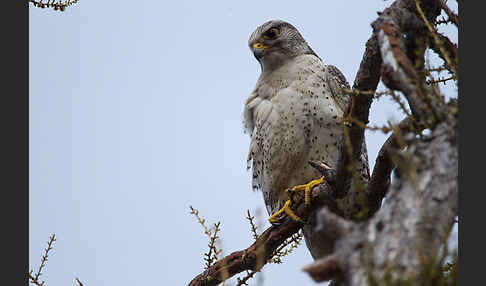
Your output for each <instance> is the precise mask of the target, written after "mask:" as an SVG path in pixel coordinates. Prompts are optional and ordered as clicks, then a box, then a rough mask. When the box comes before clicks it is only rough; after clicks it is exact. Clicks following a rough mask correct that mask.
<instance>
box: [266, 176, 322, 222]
mask: <svg viewBox="0 0 486 286" xmlns="http://www.w3.org/2000/svg"><path fill="white" fill-rule="evenodd" d="M325 181H326V178H324V177H321V178H320V179H317V180H312V181H310V182H309V183H307V184H305V185H297V186H294V187H293V188H292V189H289V190H287V192H289V193H290V199H289V200H287V201H286V202H285V204H284V206H283V207H282V208H281V209H280V210H278V211H277V212H276V213H274V214H273V215H272V216H271V217H270V218H269V219H268V221H269V222H270V223H271V224H275V223H278V221H279V217H280V215H281V214H282V213H286V214H287V215H288V216H290V217H291V218H292V219H293V220H296V221H302V219H301V218H300V217H298V216H297V215H296V214H295V213H294V211H292V209H291V208H290V205H291V204H292V201H293V196H294V193H295V192H298V191H304V203H305V205H306V206H308V205H310V201H311V191H312V188H314V187H315V186H317V185H320V184H322V183H324V182H325Z"/></svg>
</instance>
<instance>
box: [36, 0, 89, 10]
mask: <svg viewBox="0 0 486 286" xmlns="http://www.w3.org/2000/svg"><path fill="white" fill-rule="evenodd" d="M78 1H79V0H67V1H64V2H63V1H61V0H58V1H55V0H47V1H46V2H43V1H42V0H40V1H35V0H29V3H32V4H33V5H34V7H39V8H52V9H54V10H55V11H65V10H66V8H67V7H69V6H71V5H73V4H76V3H77V2H78Z"/></svg>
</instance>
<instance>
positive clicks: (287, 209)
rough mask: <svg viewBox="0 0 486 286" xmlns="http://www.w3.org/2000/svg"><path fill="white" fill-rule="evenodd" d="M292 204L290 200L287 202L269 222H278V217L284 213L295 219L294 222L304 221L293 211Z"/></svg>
mask: <svg viewBox="0 0 486 286" xmlns="http://www.w3.org/2000/svg"><path fill="white" fill-rule="evenodd" d="M290 204H291V201H290V200H287V201H286V202H285V204H284V206H283V207H282V208H281V209H280V210H278V211H277V212H276V213H274V214H273V215H272V216H271V217H270V218H269V219H268V221H269V222H270V223H276V222H278V216H280V215H281V214H282V213H283V212H285V213H286V214H288V215H289V216H290V217H291V218H293V219H294V220H296V221H301V220H302V219H301V218H300V217H298V216H297V215H296V214H295V213H294V212H293V211H292V209H291V208H290Z"/></svg>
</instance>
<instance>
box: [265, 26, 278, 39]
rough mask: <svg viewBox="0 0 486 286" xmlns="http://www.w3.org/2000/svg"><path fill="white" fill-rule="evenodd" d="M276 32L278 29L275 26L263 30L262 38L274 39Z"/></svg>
mask: <svg viewBox="0 0 486 286" xmlns="http://www.w3.org/2000/svg"><path fill="white" fill-rule="evenodd" d="M278 32H279V31H278V29H277V28H271V29H270V30H268V31H267V32H265V34H263V38H264V39H265V40H271V39H275V38H276V37H277V36H278Z"/></svg>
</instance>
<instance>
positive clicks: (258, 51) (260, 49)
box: [251, 43, 269, 61]
mask: <svg viewBox="0 0 486 286" xmlns="http://www.w3.org/2000/svg"><path fill="white" fill-rule="evenodd" d="M267 48H269V46H265V45H264V44H262V43H254V44H253V46H252V47H251V50H252V51H253V55H254V56H255V58H256V59H257V60H258V61H260V59H261V58H262V57H263V55H264V54H265V49H267Z"/></svg>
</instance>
